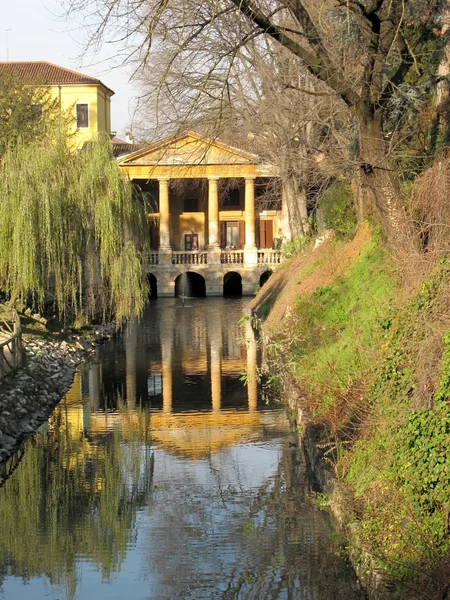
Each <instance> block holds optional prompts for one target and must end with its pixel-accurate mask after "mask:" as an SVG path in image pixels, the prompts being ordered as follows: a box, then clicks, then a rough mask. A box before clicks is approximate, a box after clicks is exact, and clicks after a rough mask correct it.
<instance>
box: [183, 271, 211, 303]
mask: <svg viewBox="0 0 450 600" xmlns="http://www.w3.org/2000/svg"><path fill="white" fill-rule="evenodd" d="M182 296H184V297H187V298H204V297H205V296H206V281H205V278H204V277H203V275H200V274H199V273H195V271H184V272H183V273H181V274H180V275H178V277H176V279H175V297H176V298H178V297H182Z"/></svg>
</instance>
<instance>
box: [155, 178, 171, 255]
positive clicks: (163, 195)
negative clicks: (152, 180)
mask: <svg viewBox="0 0 450 600" xmlns="http://www.w3.org/2000/svg"><path fill="white" fill-rule="evenodd" d="M158 181H159V247H160V248H166V249H167V248H170V224H169V178H168V177H163V178H161V179H159V180H158Z"/></svg>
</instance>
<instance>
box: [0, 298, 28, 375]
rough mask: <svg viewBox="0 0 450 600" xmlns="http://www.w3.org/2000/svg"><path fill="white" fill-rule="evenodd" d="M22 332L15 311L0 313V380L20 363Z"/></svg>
mask: <svg viewBox="0 0 450 600" xmlns="http://www.w3.org/2000/svg"><path fill="white" fill-rule="evenodd" d="M22 350H23V344H22V330H21V327H20V317H19V315H18V314H17V312H16V311H15V310H11V309H8V308H7V307H5V308H4V310H3V312H0V379H3V378H4V377H6V375H9V373H12V372H13V371H15V370H16V369H17V367H19V365H20V364H21V363H22V355H23V352H22Z"/></svg>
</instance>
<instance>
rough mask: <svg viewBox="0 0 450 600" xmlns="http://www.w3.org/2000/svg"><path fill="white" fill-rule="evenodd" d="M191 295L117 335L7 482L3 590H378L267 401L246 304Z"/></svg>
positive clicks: (0, 502) (115, 594) (318, 596)
mask: <svg viewBox="0 0 450 600" xmlns="http://www.w3.org/2000/svg"><path fill="white" fill-rule="evenodd" d="M190 302H191V306H189V307H188V306H185V307H183V306H182V305H181V303H180V301H178V300H176V299H173V300H172V299H167V300H158V302H157V303H156V304H153V305H152V307H151V309H150V310H149V312H148V314H147V315H146V316H145V318H143V319H142V320H141V321H139V322H134V323H132V324H130V325H129V326H128V328H127V332H126V333H125V334H124V335H123V336H122V337H118V338H116V339H114V340H113V341H112V342H111V343H109V344H108V345H106V346H105V347H103V348H101V349H100V350H99V351H98V353H97V357H96V360H95V362H93V363H92V364H90V365H86V366H85V367H84V368H83V370H82V372H81V374H80V375H78V376H77V378H76V380H75V382H74V385H73V387H72V389H71V390H70V392H69V394H68V395H67V397H66V398H65V399H64V401H63V402H62V403H61V404H60V406H59V407H58V409H57V410H56V411H55V413H54V414H53V416H52V418H51V419H50V421H49V423H48V424H47V425H46V426H45V427H43V428H41V430H40V431H39V433H38V434H37V435H36V436H35V437H34V438H33V439H32V440H30V442H29V443H28V444H27V446H26V448H25V455H24V457H23V460H22V461H21V463H20V464H19V465H18V466H17V465H14V467H17V468H16V470H15V472H14V473H13V474H12V475H11V477H10V478H9V479H8V481H6V483H5V485H4V486H3V488H2V489H1V490H0V522H1V523H2V526H1V527H0V557H1V560H0V584H1V587H0V598H2V599H9V598H14V599H15V600H18V599H22V598H23V599H25V598H27V599H28V598H33V600H34V599H36V600H40V599H43V598H49V597H50V598H54V599H56V598H58V599H60V600H62V599H63V598H79V599H83V600H85V599H90V598H92V599H95V600H97V599H102V598H108V600H112V599H115V598H117V599H119V598H123V597H129V598H133V599H142V600H144V599H155V600H163V599H172V598H183V599H188V598H193V599H194V598H208V599H210V598H221V599H224V600H227V599H251V598H255V599H256V598H257V599H260V598H270V599H271V598H274V599H275V598H277V599H278V598H280V599H281V598H300V599H302V600H303V599H305V600H313V599H314V600H331V599H333V598H336V599H342V600H344V599H345V600H351V599H353V598H355V599H356V598H362V595H361V593H360V592H359V591H358V588H357V586H356V583H355V581H354V578H353V576H352V574H351V572H350V571H349V570H348V569H347V567H346V565H345V564H344V563H343V562H342V560H341V559H340V558H338V556H337V554H336V551H335V550H336V549H335V547H334V544H333V543H332V541H331V540H332V537H331V534H330V528H329V525H328V522H327V520H326V518H325V517H324V515H323V514H322V513H320V511H318V510H317V509H316V508H315V507H314V506H313V505H312V504H311V503H310V502H309V500H308V490H309V484H308V478H307V476H306V472H305V463H304V458H303V455H302V454H301V452H300V451H299V450H298V448H296V447H294V446H292V444H290V443H289V440H290V436H289V431H288V425H287V422H286V417H285V413H284V411H283V410H282V409H281V408H280V407H275V408H273V407H272V408H270V407H266V406H264V405H261V403H260V402H259V400H258V390H257V383H256V378H255V377H252V375H254V374H255V373H256V368H257V348H256V344H255V342H254V338H253V335H252V332H251V329H249V328H248V327H247V329H245V330H242V329H241V328H240V327H239V325H238V320H239V318H240V317H241V315H242V311H243V306H244V305H243V303H242V302H241V301H236V300H224V299H211V300H202V301H190ZM244 370H247V371H248V373H249V375H250V377H249V380H250V383H249V385H248V387H247V388H244V387H243V386H242V384H241V382H240V380H239V376H240V374H241V373H242V371H244Z"/></svg>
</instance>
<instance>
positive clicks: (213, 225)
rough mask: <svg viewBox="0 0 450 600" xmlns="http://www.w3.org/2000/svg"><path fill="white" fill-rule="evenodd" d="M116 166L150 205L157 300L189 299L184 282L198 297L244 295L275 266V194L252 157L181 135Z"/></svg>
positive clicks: (279, 205) (278, 219) (273, 182)
mask: <svg viewBox="0 0 450 600" xmlns="http://www.w3.org/2000/svg"><path fill="white" fill-rule="evenodd" d="M118 160H119V165H120V167H121V169H122V171H123V172H124V173H125V174H126V175H127V176H128V177H129V179H130V180H131V181H132V182H133V183H134V184H135V185H136V186H138V187H139V188H140V190H141V191H142V193H143V195H144V196H145V197H146V198H147V200H148V203H149V206H150V214H149V223H150V233H149V235H150V238H151V247H152V252H151V254H150V264H149V273H150V275H151V282H152V283H153V292H154V293H157V295H158V296H173V295H174V294H175V295H184V294H185V295H189V292H188V291H186V290H188V289H189V285H188V286H186V282H187V283H188V284H189V283H190V284H191V286H192V285H194V286H195V287H196V291H197V292H198V291H199V290H200V292H201V290H202V285H203V286H204V294H202V293H200V294H199V295H207V296H221V295H223V294H224V293H225V294H226V293H227V289H228V290H232V291H234V292H237V291H238V290H239V286H240V291H241V293H242V294H243V295H251V294H253V293H254V292H255V290H256V289H257V288H258V287H259V285H260V284H261V277H262V276H267V275H268V274H269V273H270V272H271V270H272V268H273V267H274V266H275V265H276V264H278V263H279V262H280V258H281V255H280V251H279V248H278V245H279V242H280V241H281V239H282V238H283V232H284V230H285V216H284V212H285V211H284V207H283V201H282V199H283V194H282V188H281V185H280V182H279V179H278V173H277V171H276V169H275V168H274V167H273V166H271V165H267V164H263V163H261V161H260V158H259V157H258V156H257V155H256V154H252V153H250V152H248V151H244V150H241V149H239V148H236V147H233V146H230V145H228V144H224V143H222V142H220V141H217V140H208V139H206V138H204V137H202V136H200V135H199V134H197V133H195V132H187V133H183V134H181V135H178V136H175V137H171V138H167V139H164V140H162V141H160V142H159V143H157V144H154V145H152V146H149V147H147V148H143V149H142V148H141V149H140V150H137V151H136V152H133V153H130V154H127V155H124V156H121V157H119V159H118ZM202 280H203V283H202ZM183 282H184V284H183ZM183 285H184V288H183Z"/></svg>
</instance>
